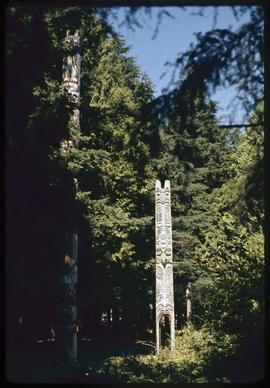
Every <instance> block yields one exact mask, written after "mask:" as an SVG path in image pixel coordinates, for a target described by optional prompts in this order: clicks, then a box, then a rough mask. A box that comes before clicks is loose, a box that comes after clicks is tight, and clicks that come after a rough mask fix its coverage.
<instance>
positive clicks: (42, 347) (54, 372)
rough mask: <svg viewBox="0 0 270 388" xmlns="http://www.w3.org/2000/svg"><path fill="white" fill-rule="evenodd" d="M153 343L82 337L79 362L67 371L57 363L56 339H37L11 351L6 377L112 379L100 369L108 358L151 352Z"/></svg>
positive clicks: (23, 379) (82, 380)
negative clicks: (25, 348) (99, 371)
mask: <svg viewBox="0 0 270 388" xmlns="http://www.w3.org/2000/svg"><path fill="white" fill-rule="evenodd" d="M153 346H154V344H153V343H152V342H151V341H143V340H134V341H106V340H91V339H82V340H80V341H79V343H78V366H77V367H76V368H75V369H74V370H68V371H67V370H63V369H61V367H59V366H57V365H56V362H55V343H54V341H43V342H41V341H39V342H38V341H37V342H33V343H32V344H31V346H30V347H29V348H28V349H27V351H26V350H24V351H22V350H21V351H16V352H12V353H7V355H6V377H7V380H8V381H9V382H12V383H53V382H67V383H68V382H74V383H75V382H78V383H102V382H110V381H106V379H104V377H103V378H101V377H99V376H98V374H97V373H96V371H97V370H98V368H100V367H101V366H102V364H103V362H104V360H105V359H106V358H108V357H111V356H120V355H122V356H123V355H131V354H132V355H136V354H149V353H151V352H153ZM89 367H90V368H89Z"/></svg>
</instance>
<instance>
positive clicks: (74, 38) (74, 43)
mask: <svg viewBox="0 0 270 388" xmlns="http://www.w3.org/2000/svg"><path fill="white" fill-rule="evenodd" d="M65 42H66V43H68V44H70V45H71V49H78V50H79V49H80V36H79V30H76V31H75V32H74V34H71V33H70V30H67V32H66V37H65Z"/></svg>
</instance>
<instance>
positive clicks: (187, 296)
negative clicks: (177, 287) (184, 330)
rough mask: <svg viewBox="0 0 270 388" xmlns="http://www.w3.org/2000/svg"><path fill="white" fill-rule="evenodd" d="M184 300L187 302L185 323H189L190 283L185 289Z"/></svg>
mask: <svg viewBox="0 0 270 388" xmlns="http://www.w3.org/2000/svg"><path fill="white" fill-rule="evenodd" d="M186 300H187V323H190V322H191V283H188V285H187V288H186Z"/></svg>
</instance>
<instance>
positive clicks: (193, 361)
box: [100, 324, 237, 383]
mask: <svg viewBox="0 0 270 388" xmlns="http://www.w3.org/2000/svg"><path fill="white" fill-rule="evenodd" d="M236 346H237V337H236V336H232V335H227V334H222V333H215V332H211V330H210V329H209V328H207V327H206V326H204V327H202V328H200V329H195V328H194V326H193V325H191V324H189V325H188V326H186V327H185V328H184V329H183V330H181V331H178V332H176V349H175V351H174V352H171V351H170V349H169V348H163V349H161V351H160V353H159V355H158V356H157V355H155V354H148V355H137V356H127V357H125V356H121V357H119V356H118V357H110V358H108V359H106V360H105V362H104V364H103V366H102V368H101V370H100V373H101V374H102V375H104V376H106V377H107V378H108V377H111V378H112V380H114V381H115V380H117V381H119V382H122V383H140V382H144V383H151V382H152V383H176V382H183V383H187V382H194V383H204V382H209V379H210V376H209V370H211V366H213V364H214V363H216V362H217V361H218V362H222V360H224V359H225V358H227V357H228V356H230V355H231V354H232V353H233V352H234V351H235V348H236ZM212 379H213V376H212V377H211V380H212ZM214 381H224V382H225V381H227V382H228V379H226V377H224V376H215V377H214Z"/></svg>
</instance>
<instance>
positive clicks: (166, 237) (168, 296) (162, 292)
mask: <svg viewBox="0 0 270 388" xmlns="http://www.w3.org/2000/svg"><path fill="white" fill-rule="evenodd" d="M155 194H156V209H155V216H156V217H155V219H156V352H157V353H158V352H159V350H160V346H161V327H160V325H161V322H162V320H163V318H164V317H166V316H167V317H168V318H169V321H170V337H171V350H174V348H175V319H174V292H173V260H172V225H171V188H170V181H169V180H166V181H165V184H164V188H162V187H161V183H160V181H159V180H157V181H156V192H155Z"/></svg>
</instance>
